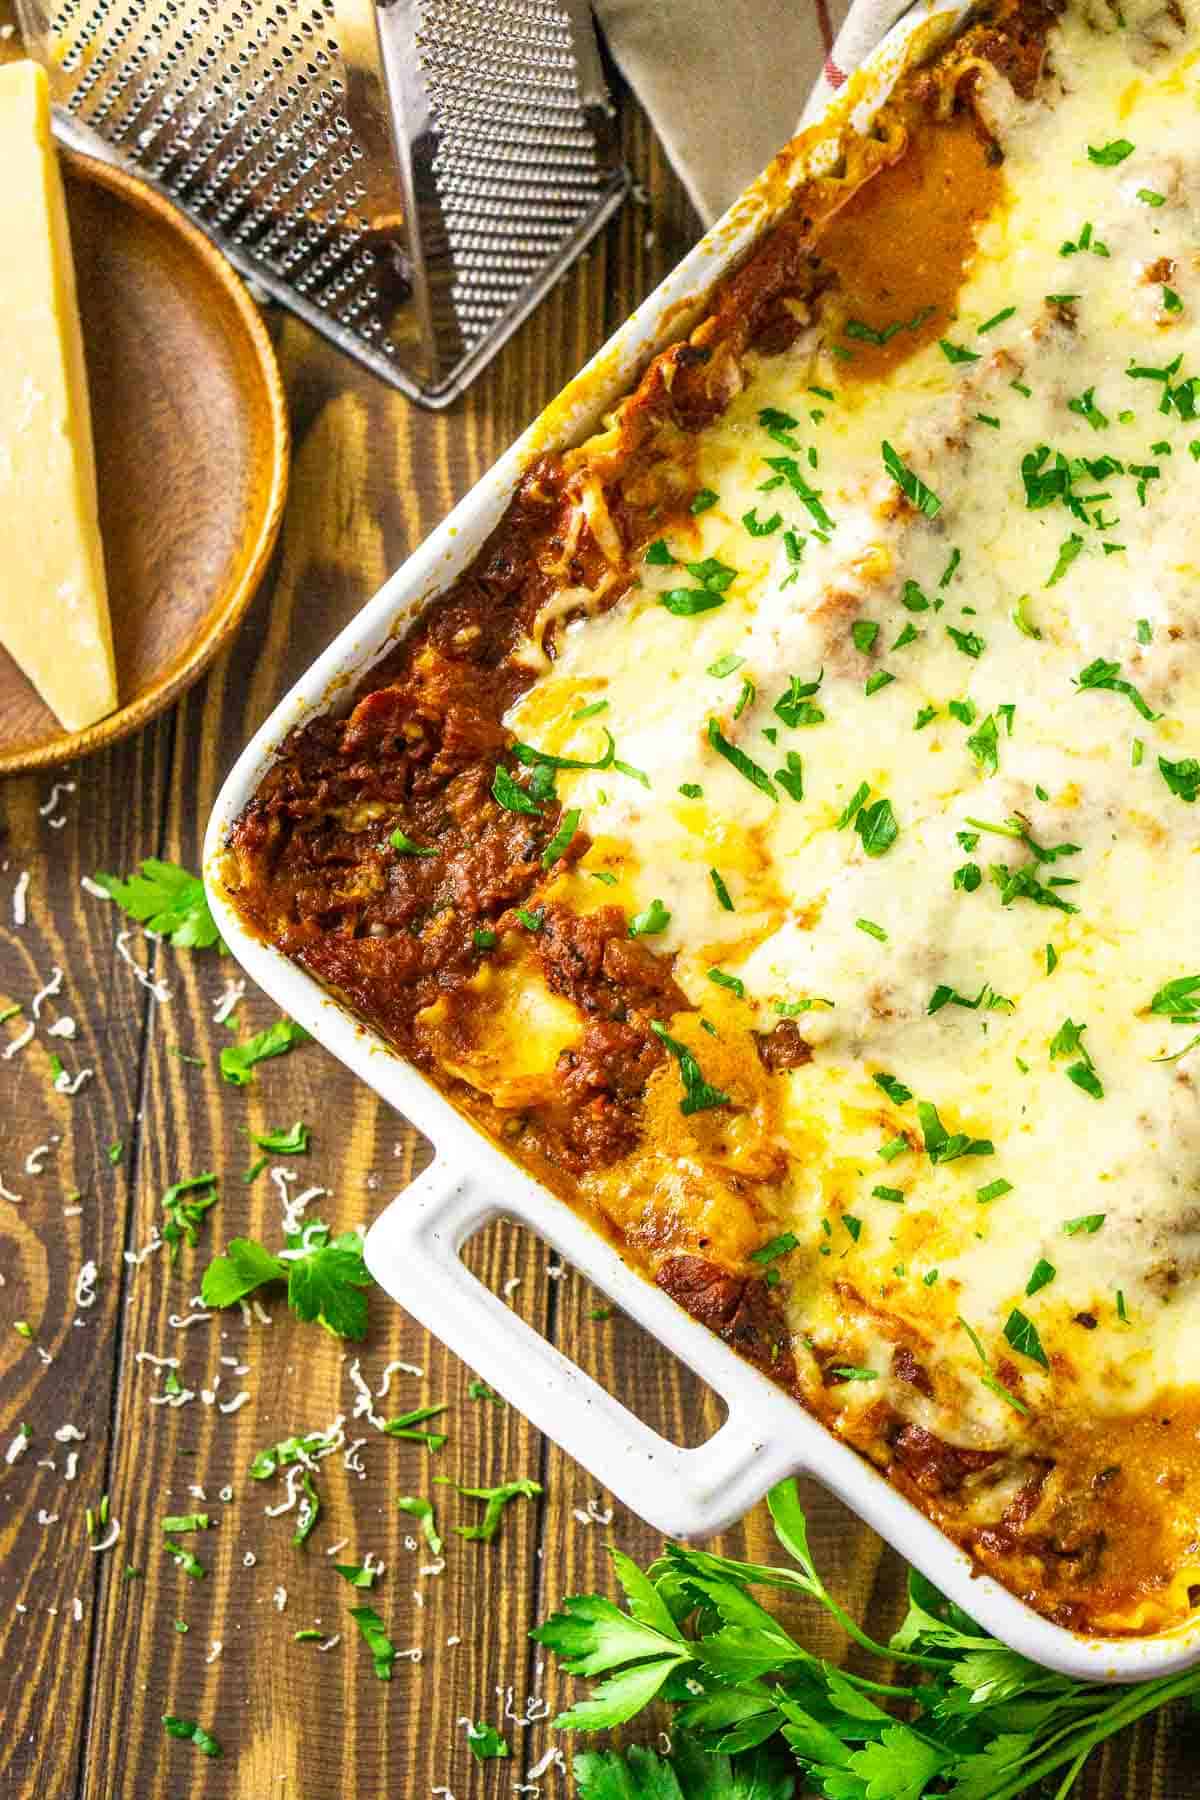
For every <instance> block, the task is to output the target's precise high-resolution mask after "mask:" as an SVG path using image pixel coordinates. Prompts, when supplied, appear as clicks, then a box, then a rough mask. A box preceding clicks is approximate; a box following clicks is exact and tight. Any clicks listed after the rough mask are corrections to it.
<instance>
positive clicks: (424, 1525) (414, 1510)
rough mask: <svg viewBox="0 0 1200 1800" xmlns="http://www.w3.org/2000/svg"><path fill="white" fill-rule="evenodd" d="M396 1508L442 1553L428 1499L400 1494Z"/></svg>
mask: <svg viewBox="0 0 1200 1800" xmlns="http://www.w3.org/2000/svg"><path fill="white" fill-rule="evenodd" d="M488 1398H489V1399H491V1400H496V1399H499V1396H498V1395H497V1394H493V1393H492V1392H491V1390H490V1389H489V1390H488ZM500 1404H501V1406H503V1404H504V1402H503V1401H502V1400H501V1401H500ZM396 1508H397V1511H399V1512H402V1513H407V1514H408V1516H409V1518H410V1519H415V1520H416V1521H417V1524H418V1526H419V1527H420V1532H421V1536H422V1537H423V1538H424V1539H425V1542H426V1543H427V1544H428V1545H429V1548H430V1550H431V1551H432V1552H433V1554H434V1556H440V1555H441V1554H442V1538H441V1533H440V1532H439V1531H438V1528H437V1519H436V1517H435V1515H434V1511H433V1507H432V1505H431V1503H430V1502H429V1501H428V1500H422V1499H421V1498H420V1497H419V1496H418V1495H415V1494H402V1495H401V1496H400V1498H399V1499H398V1500H397V1502H396ZM342 1572H343V1571H339V1573H342ZM365 1585H367V1586H368V1587H369V1586H370V1583H369V1582H368V1583H366V1584H365Z"/></svg>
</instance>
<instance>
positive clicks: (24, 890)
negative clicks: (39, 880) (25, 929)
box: [12, 869, 29, 925]
mask: <svg viewBox="0 0 1200 1800" xmlns="http://www.w3.org/2000/svg"><path fill="white" fill-rule="evenodd" d="M28 894H29V870H28V869H23V870H22V872H21V874H20V875H19V876H18V878H17V885H16V887H15V888H14V889H13V897H12V909H13V924H14V925H24V924H25V923H26V921H27V919H28V917H29V911H28V907H27V905H26V900H27V896H28Z"/></svg>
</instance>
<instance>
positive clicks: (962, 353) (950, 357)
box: [938, 338, 979, 363]
mask: <svg viewBox="0 0 1200 1800" xmlns="http://www.w3.org/2000/svg"><path fill="white" fill-rule="evenodd" d="M938 348H939V350H940V351H941V352H942V355H943V356H944V357H945V358H946V361H947V362H948V363H973V362H978V361H979V352H978V350H964V349H963V347H962V345H961V344H952V343H951V342H950V339H949V338H939V339H938Z"/></svg>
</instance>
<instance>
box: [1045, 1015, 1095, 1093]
mask: <svg viewBox="0 0 1200 1800" xmlns="http://www.w3.org/2000/svg"><path fill="white" fill-rule="evenodd" d="M1086 1030H1087V1026H1086V1025H1076V1024H1075V1022H1074V1021H1073V1020H1072V1019H1064V1020H1063V1022H1062V1024H1061V1025H1060V1026H1059V1028H1058V1030H1057V1031H1056V1032H1055V1034H1054V1036H1053V1037H1052V1038H1051V1040H1050V1061H1051V1062H1055V1061H1056V1060H1057V1059H1058V1057H1060V1056H1077V1057H1078V1058H1079V1060H1078V1061H1077V1062H1073V1063H1072V1064H1071V1065H1070V1067H1069V1068H1068V1069H1067V1076H1068V1079H1069V1080H1071V1081H1073V1082H1074V1083H1075V1086H1076V1087H1077V1088H1081V1089H1082V1090H1083V1092H1084V1093H1085V1094H1090V1095H1091V1097H1092V1099H1093V1100H1103V1098H1104V1084H1103V1083H1102V1082H1101V1080H1100V1077H1099V1076H1098V1075H1097V1073H1096V1065H1095V1063H1094V1062H1093V1061H1092V1058H1091V1055H1090V1053H1089V1051H1088V1049H1087V1046H1086V1045H1085V1044H1084V1041H1083V1034H1084V1032H1085V1031H1086Z"/></svg>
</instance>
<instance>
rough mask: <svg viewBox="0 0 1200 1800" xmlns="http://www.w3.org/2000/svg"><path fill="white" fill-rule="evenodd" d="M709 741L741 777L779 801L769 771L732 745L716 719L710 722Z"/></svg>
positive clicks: (769, 797) (770, 798) (770, 797)
mask: <svg viewBox="0 0 1200 1800" xmlns="http://www.w3.org/2000/svg"><path fill="white" fill-rule="evenodd" d="M708 741H709V744H710V746H711V747H712V749H714V750H715V751H716V752H717V754H718V756H723V757H724V758H725V761H726V762H727V763H728V764H729V765H730V767H731V768H733V769H736V770H737V772H738V774H739V775H742V776H744V777H745V779H746V780H747V781H748V782H749V783H750V785H751V786H752V787H756V788H757V789H758V790H759V792H760V793H762V794H765V795H766V796H767V798H768V799H769V800H778V799H779V795H778V794H777V793H776V791H775V784H774V782H773V781H772V780H771V777H770V776H769V775H768V774H767V771H766V770H765V769H763V768H760V767H759V765H758V764H757V763H756V762H754V761H752V759H751V758H750V757H748V756H747V755H746V752H745V751H744V750H740V749H739V748H738V746H737V745H736V744H731V743H730V741H729V739H728V738H727V737H726V736H725V734H724V732H723V731H722V730H721V727H720V726H719V725H718V724H717V721H716V720H715V719H710V720H709V721H708Z"/></svg>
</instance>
